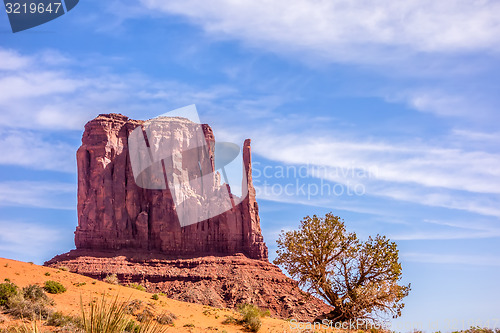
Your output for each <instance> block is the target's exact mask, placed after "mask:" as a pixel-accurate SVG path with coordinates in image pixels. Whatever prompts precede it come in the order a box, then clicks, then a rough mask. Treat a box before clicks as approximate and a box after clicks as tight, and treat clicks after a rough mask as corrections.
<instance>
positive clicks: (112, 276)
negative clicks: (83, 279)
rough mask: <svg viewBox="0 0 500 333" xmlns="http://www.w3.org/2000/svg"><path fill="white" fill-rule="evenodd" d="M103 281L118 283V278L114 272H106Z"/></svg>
mask: <svg viewBox="0 0 500 333" xmlns="http://www.w3.org/2000/svg"><path fill="white" fill-rule="evenodd" d="M103 281H104V282H107V283H109V284H120V280H118V276H116V274H114V273H113V274H108V275H106V277H105V278H104V280H103Z"/></svg>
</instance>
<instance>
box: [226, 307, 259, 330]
mask: <svg viewBox="0 0 500 333" xmlns="http://www.w3.org/2000/svg"><path fill="white" fill-rule="evenodd" d="M238 311H239V312H240V315H241V319H236V318H234V317H233V316H227V315H226V319H224V321H223V322H222V323H223V324H240V325H243V326H244V327H245V328H246V329H247V330H249V331H251V332H257V331H258V330H259V329H260V327H261V326H262V321H261V320H260V318H261V317H265V316H269V310H261V309H259V307H257V306H255V305H253V304H240V305H238Z"/></svg>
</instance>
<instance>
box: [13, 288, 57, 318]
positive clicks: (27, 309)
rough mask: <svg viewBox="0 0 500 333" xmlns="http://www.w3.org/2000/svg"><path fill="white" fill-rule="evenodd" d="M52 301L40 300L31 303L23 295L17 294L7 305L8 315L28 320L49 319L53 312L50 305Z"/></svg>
mask: <svg viewBox="0 0 500 333" xmlns="http://www.w3.org/2000/svg"><path fill="white" fill-rule="evenodd" d="M51 304H52V302H51V300H50V299H48V300H46V299H38V300H35V301H31V300H29V299H25V298H24V296H23V295H22V293H17V294H16V295H15V296H12V297H11V298H10V299H9V302H8V304H7V307H8V310H7V313H9V314H11V315H12V316H14V317H16V318H26V319H31V320H35V319H47V317H48V316H49V315H50V313H51V312H52V310H51V309H50V305H51Z"/></svg>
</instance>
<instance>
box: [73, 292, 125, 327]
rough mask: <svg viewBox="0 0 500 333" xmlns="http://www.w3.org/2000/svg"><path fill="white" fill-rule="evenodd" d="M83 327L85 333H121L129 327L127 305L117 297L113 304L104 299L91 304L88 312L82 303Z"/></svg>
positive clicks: (81, 302)
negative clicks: (126, 316)
mask: <svg viewBox="0 0 500 333" xmlns="http://www.w3.org/2000/svg"><path fill="white" fill-rule="evenodd" d="M80 306H81V311H82V327H83V330H84V332H85V333H121V332H123V331H124V330H125V328H126V327H127V324H128V322H127V320H126V318H125V315H126V313H125V305H124V304H122V303H120V302H119V301H118V296H116V297H115V298H114V299H113V300H112V301H111V302H108V301H106V298H105V297H104V295H103V297H102V299H101V301H100V302H97V301H92V302H90V306H89V307H90V308H89V309H88V310H86V309H85V307H84V306H83V301H82V300H81V301H80Z"/></svg>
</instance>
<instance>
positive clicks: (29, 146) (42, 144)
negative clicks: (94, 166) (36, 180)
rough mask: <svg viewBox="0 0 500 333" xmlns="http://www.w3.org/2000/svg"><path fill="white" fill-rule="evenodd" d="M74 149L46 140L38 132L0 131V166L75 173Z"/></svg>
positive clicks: (63, 143) (58, 142) (66, 144)
mask: <svg viewBox="0 0 500 333" xmlns="http://www.w3.org/2000/svg"><path fill="white" fill-rule="evenodd" d="M76 148H77V147H74V146H72V145H70V144H68V143H65V142H60V141H54V140H46V139H45V138H44V137H43V136H42V135H40V133H38V132H33V131H28V130H24V131H20V130H7V131H5V130H1V129H0V164H5V165H18V166H23V167H26V168H30V169H38V170H55V171H62V172H75V170H76V166H75V163H76V162H75V152H76Z"/></svg>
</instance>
